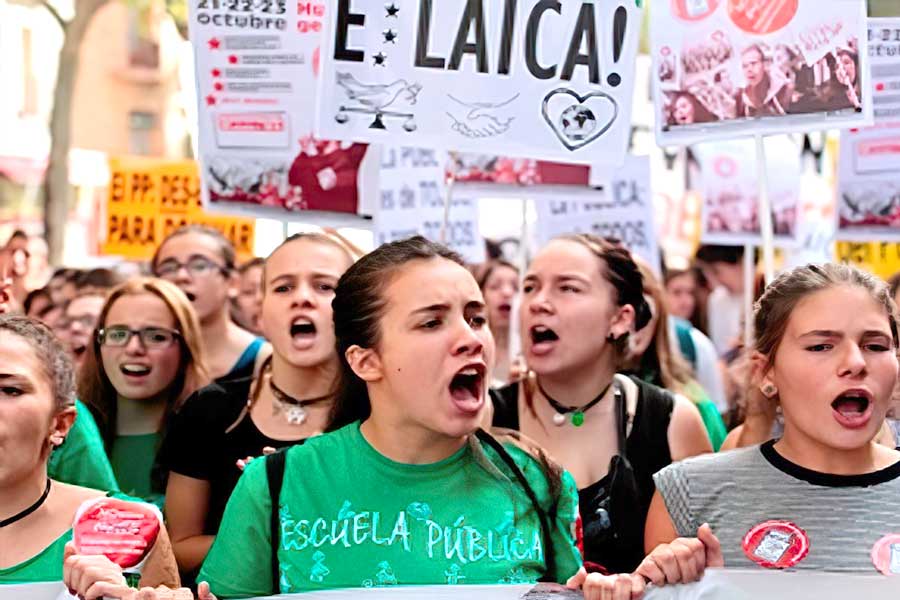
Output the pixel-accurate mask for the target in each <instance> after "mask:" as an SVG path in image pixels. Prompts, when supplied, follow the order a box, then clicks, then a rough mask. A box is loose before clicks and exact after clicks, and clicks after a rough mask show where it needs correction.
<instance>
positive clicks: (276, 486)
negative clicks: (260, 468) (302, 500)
mask: <svg viewBox="0 0 900 600" xmlns="http://www.w3.org/2000/svg"><path fill="white" fill-rule="evenodd" d="M265 461H266V478H267V479H268V480H269V499H270V501H271V504H272V513H271V514H270V515H269V539H270V541H271V545H272V553H271V556H270V559H269V560H270V564H271V567H270V568H271V570H272V594H273V595H274V594H278V593H279V580H280V579H281V570H280V568H279V564H278V545H279V544H280V543H281V521H280V519H279V515H278V512H279V510H278V504H279V502H280V498H281V484H282V483H284V467H285V462H286V461H287V454H286V452H285V450H279V451H278V452H276V453H274V454H270V455H268V456H266V457H265Z"/></svg>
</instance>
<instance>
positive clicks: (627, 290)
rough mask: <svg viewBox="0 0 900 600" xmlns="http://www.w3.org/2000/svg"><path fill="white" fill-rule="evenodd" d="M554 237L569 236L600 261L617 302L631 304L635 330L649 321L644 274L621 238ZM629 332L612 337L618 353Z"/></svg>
mask: <svg viewBox="0 0 900 600" xmlns="http://www.w3.org/2000/svg"><path fill="white" fill-rule="evenodd" d="M557 239H560V240H569V241H571V242H576V243H579V244H581V245H582V246H584V247H586V248H587V249H588V250H590V251H591V252H593V253H594V254H595V255H596V256H597V258H599V259H600V260H601V261H603V264H604V265H606V268H605V269H604V270H603V276H604V277H605V278H606V280H607V281H608V282H610V283H611V284H612V286H613V287H614V288H615V289H616V304H617V305H619V306H625V305H626V304H630V305H631V306H632V308H634V330H635V331H640V330H641V329H643V328H644V327H645V326H646V325H647V323H649V322H650V318H651V311H650V305H649V304H647V300H646V298H644V276H643V275H641V270H640V268H638V265H637V263H636V262H634V259H633V258H632V257H631V252H629V251H628V248H626V247H625V246H623V245H622V244H621V242H619V241H618V240H615V239H612V238H602V237H599V236H596V235H592V234H590V233H578V234H571V235H564V236H561V237H559V238H557ZM627 342H628V334H625V335H623V336H621V337H619V338H617V339H616V340H615V343H616V346H617V349H618V350H619V352H620V354H621V353H622V352H624V350H625V347H626V344H627Z"/></svg>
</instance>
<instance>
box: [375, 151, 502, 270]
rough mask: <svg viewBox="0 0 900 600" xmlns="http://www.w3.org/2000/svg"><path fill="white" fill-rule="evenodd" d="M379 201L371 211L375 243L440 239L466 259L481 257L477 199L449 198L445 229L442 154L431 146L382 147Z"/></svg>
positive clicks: (477, 260) (443, 156)
mask: <svg viewBox="0 0 900 600" xmlns="http://www.w3.org/2000/svg"><path fill="white" fill-rule="evenodd" d="M382 157H383V158H382V163H381V202H380V204H379V207H378V212H377V213H376V215H375V242H376V243H377V244H384V243H386V242H393V241H396V240H401V239H404V238H407V237H410V236H412V235H417V234H418V235H423V236H425V237H427V238H428V239H430V240H433V241H436V242H437V241H442V242H443V243H444V244H445V245H447V246H448V247H450V248H452V249H453V250H456V251H457V252H459V253H460V254H461V255H462V256H463V258H464V259H466V261H468V262H471V263H480V262H483V261H484V257H485V246H484V240H483V239H482V238H481V234H480V230H479V227H478V220H479V219H478V202H477V200H474V199H471V198H464V197H457V198H454V199H453V201H452V203H451V205H450V212H449V219H448V222H447V227H446V231H444V232H443V240H442V239H441V233H442V229H443V228H444V202H445V198H446V197H447V192H448V190H447V186H446V185H445V179H444V176H445V172H444V168H445V167H444V165H445V164H446V154H445V153H443V152H439V151H435V150H425V149H418V148H400V147H387V148H385V149H384V150H383V153H382Z"/></svg>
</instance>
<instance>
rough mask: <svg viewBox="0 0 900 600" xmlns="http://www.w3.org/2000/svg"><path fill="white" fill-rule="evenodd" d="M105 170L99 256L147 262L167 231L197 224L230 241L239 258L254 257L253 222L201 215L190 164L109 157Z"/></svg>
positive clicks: (194, 170)
mask: <svg viewBox="0 0 900 600" xmlns="http://www.w3.org/2000/svg"><path fill="white" fill-rule="evenodd" d="M109 168H110V172H111V179H110V183H109V192H108V195H107V202H106V232H105V241H104V242H103V244H102V252H103V254H112V255H118V256H123V257H125V258H129V259H133V260H149V259H150V258H152V257H153V253H154V252H155V251H156V248H157V247H158V246H159V244H160V243H161V242H162V241H163V240H164V239H165V238H166V236H168V235H169V234H170V233H172V232H173V231H175V230H176V229H178V228H179V227H181V226H183V225H193V224H202V225H209V226H210V227H214V228H215V229H218V230H219V231H221V232H222V234H223V235H224V236H225V237H226V238H228V239H229V240H231V243H232V244H234V247H235V249H236V250H237V253H238V256H239V257H240V258H241V260H246V259H249V258H252V257H253V240H254V220H253V219H243V218H233V217H224V216H218V215H211V214H209V213H207V212H205V211H204V210H203V205H202V203H201V202H200V177H199V174H198V172H197V163H195V162H194V161H190V160H183V161H166V160H160V159H152V158H113V159H110V161H109Z"/></svg>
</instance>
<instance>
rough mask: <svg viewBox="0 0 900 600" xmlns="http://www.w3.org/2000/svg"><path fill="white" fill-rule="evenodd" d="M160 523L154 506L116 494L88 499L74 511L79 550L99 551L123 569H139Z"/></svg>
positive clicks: (160, 520)
mask: <svg viewBox="0 0 900 600" xmlns="http://www.w3.org/2000/svg"><path fill="white" fill-rule="evenodd" d="M161 527H162V515H161V514H160V512H159V509H157V508H156V507H155V506H153V505H151V504H145V503H142V502H140V503H139V502H127V501H125V500H118V499H116V498H105V497H104V498H100V499H99V500H89V501H87V502H85V503H84V504H82V505H81V507H79V509H78V512H77V513H76V514H75V525H74V526H73V541H74V542H75V548H76V550H77V551H78V553H79V554H88V555H98V554H99V555H103V556H105V557H107V558H108V559H109V560H111V561H112V562H114V563H116V564H117V565H119V566H120V567H122V568H123V569H126V570H140V567H141V566H142V565H143V562H144V560H145V559H146V558H147V555H149V554H150V551H151V550H152V549H153V545H154V544H155V543H156V538H157V536H158V535H159V531H160V529H161Z"/></svg>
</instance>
